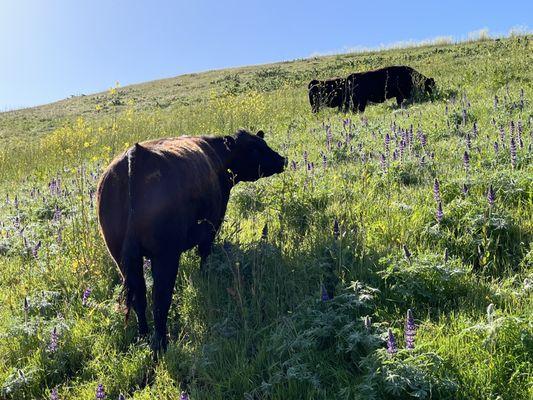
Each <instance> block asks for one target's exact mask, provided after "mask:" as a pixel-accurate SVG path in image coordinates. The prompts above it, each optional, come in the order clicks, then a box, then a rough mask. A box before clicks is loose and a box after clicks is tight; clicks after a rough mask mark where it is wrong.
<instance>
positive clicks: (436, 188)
mask: <svg viewBox="0 0 533 400" xmlns="http://www.w3.org/2000/svg"><path fill="white" fill-rule="evenodd" d="M433 198H434V199H435V201H436V202H439V201H440V183H439V180H438V179H437V178H435V182H433Z"/></svg>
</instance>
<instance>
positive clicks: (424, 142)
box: [420, 132, 427, 147]
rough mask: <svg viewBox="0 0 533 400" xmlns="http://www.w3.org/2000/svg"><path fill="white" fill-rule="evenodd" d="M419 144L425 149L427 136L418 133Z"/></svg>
mask: <svg viewBox="0 0 533 400" xmlns="http://www.w3.org/2000/svg"><path fill="white" fill-rule="evenodd" d="M420 144H421V145H422V147H426V144H427V136H426V135H425V133H423V132H421V133H420Z"/></svg>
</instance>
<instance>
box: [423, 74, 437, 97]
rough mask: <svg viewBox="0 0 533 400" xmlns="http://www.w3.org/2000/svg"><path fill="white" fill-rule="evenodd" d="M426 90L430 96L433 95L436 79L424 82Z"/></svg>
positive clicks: (428, 79)
mask: <svg viewBox="0 0 533 400" xmlns="http://www.w3.org/2000/svg"><path fill="white" fill-rule="evenodd" d="M424 90H425V91H426V93H428V94H432V93H433V90H435V79H433V78H427V79H426V81H425V82H424Z"/></svg>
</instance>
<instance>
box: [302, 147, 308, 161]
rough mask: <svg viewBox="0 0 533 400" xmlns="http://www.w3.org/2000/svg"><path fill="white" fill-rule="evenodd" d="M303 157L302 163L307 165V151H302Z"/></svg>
mask: <svg viewBox="0 0 533 400" xmlns="http://www.w3.org/2000/svg"><path fill="white" fill-rule="evenodd" d="M303 157H304V163H305V164H307V157H308V154H307V150H304V154H303Z"/></svg>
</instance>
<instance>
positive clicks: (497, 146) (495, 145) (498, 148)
mask: <svg viewBox="0 0 533 400" xmlns="http://www.w3.org/2000/svg"><path fill="white" fill-rule="evenodd" d="M499 151H500V146H499V145H498V142H497V141H495V142H494V153H496V155H497V154H498V152H499Z"/></svg>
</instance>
